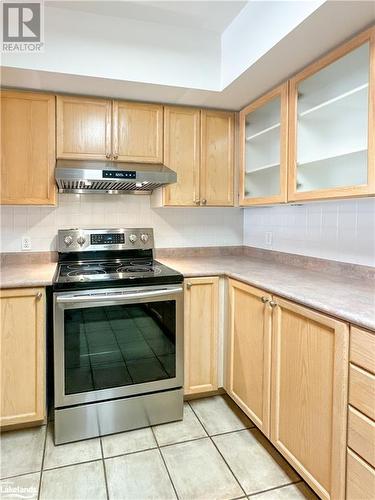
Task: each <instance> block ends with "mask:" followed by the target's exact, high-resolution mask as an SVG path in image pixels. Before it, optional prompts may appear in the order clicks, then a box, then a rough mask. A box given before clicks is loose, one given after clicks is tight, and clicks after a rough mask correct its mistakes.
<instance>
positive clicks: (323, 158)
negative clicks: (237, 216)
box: [288, 28, 375, 201]
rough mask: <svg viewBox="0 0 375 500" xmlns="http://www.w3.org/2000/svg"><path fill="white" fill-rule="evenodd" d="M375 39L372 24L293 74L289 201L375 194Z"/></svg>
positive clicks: (290, 104)
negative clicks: (369, 27)
mask: <svg viewBox="0 0 375 500" xmlns="http://www.w3.org/2000/svg"><path fill="white" fill-rule="evenodd" d="M374 41H375V28H371V29H370V30H367V31H366V32H364V33H361V34H360V35H358V36H357V37H356V38H354V39H353V40H351V41H349V42H347V43H346V44H344V45H342V46H341V47H339V48H338V49H336V50H334V51H333V52H331V53H329V54H328V55H327V56H325V57H323V58H322V59H321V60H319V61H317V62H315V63H313V64H312V65H311V66H309V67H307V68H306V69H304V70H303V71H301V73H299V74H298V75H296V76H295V77H294V78H292V79H291V80H290V93H289V99H290V102H289V110H290V115H289V131H290V134H289V165H290V166H289V172H288V200H289V201H296V200H310V199H328V198H339V197H348V196H364V195H370V194H375V186H374V183H375V179H374V176H375V173H374V169H375V159H374V151H373V148H374V110H373V106H374V104H373V102H372V101H373V100H374V81H373V78H374V70H373V69H372V68H373V66H371V65H370V62H371V61H372V62H371V64H372V65H375V62H374ZM374 67H375V66H374ZM371 106H372V108H371Z"/></svg>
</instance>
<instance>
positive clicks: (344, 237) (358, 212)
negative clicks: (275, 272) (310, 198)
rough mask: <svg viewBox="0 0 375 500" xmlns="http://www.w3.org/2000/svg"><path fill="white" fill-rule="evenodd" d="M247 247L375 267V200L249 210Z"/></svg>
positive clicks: (245, 219)
mask: <svg viewBox="0 0 375 500" xmlns="http://www.w3.org/2000/svg"><path fill="white" fill-rule="evenodd" d="M269 232H270V233H272V243H271V244H267V243H266V237H267V233H269ZM244 244H245V245H249V246H254V247H259V248H267V249H270V250H277V251H280V252H288V253H296V254H300V255H309V256H312V257H320V258H323V259H332V260H338V261H342V262H350V263H355V264H362V265H366V266H375V199H374V198H367V199H358V200H347V201H345V200H343V201H336V202H324V203H310V204H305V205H302V206H291V205H286V206H274V207H259V208H248V209H245V210H244Z"/></svg>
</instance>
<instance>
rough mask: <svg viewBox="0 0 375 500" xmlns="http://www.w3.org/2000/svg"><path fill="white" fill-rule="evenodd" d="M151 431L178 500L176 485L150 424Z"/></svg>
mask: <svg viewBox="0 0 375 500" xmlns="http://www.w3.org/2000/svg"><path fill="white" fill-rule="evenodd" d="M151 432H152V435H153V436H154V439H155V442H156V445H157V450H158V451H159V455H160V456H161V459H162V460H163V464H164V467H165V470H166V471H167V474H168V477H169V480H170V482H171V485H172V488H173V491H174V493H175V495H176V498H177V500H179V496H178V493H177V490H176V487H175V485H174V482H173V480H172V476H171V473H170V472H169V469H168V467H167V464H166V461H165V459H164V456H163V453H162V452H161V449H160V446H159V443H158V440H157V439H156V435H155V432H154V429H153V427H152V426H151Z"/></svg>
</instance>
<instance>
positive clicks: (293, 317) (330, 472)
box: [271, 298, 349, 499]
mask: <svg viewBox="0 0 375 500" xmlns="http://www.w3.org/2000/svg"><path fill="white" fill-rule="evenodd" d="M274 302H275V303H276V305H275V307H274V310H273V331H272V334H273V339H272V342H273V345H272V395H271V441H272V442H273V444H274V445H275V446H276V448H277V449H278V450H279V451H280V452H281V453H282V455H284V457H285V458H286V459H287V460H288V462H289V463H290V464H291V465H292V466H293V467H294V468H295V469H296V470H297V471H298V472H299V473H300V474H301V475H302V477H303V478H304V479H305V480H306V481H307V482H308V483H309V484H310V486H312V487H313V489H314V490H315V491H316V492H317V493H318V494H319V496H320V497H321V498H335V499H341V498H344V497H345V451H346V450H345V446H344V443H345V441H346V425H347V424H346V415H347V390H348V356H349V331H348V325H347V324H346V323H343V322H341V321H337V320H335V319H333V318H330V317H328V316H325V315H323V314H320V313H317V312H315V311H312V310H310V309H308V308H306V307H302V306H300V305H297V304H294V303H293V302H290V301H287V300H284V299H280V298H274Z"/></svg>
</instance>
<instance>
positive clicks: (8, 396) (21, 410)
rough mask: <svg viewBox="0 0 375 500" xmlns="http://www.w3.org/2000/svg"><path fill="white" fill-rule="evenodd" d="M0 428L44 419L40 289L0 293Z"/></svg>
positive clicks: (43, 318)
mask: <svg viewBox="0 0 375 500" xmlns="http://www.w3.org/2000/svg"><path fill="white" fill-rule="evenodd" d="M0 305H1V316H0V317H1V330H0V331H1V338H0V344H1V356H0V359H1V363H0V366H1V405H0V425H1V427H7V426H11V425H16V424H26V423H27V424H31V423H34V424H37V423H42V422H43V420H44V419H45V416H46V391H45V384H46V382H45V380H46V361H45V360H46V342H45V335H46V297H45V290H44V289H43V288H17V289H8V290H1V291H0Z"/></svg>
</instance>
